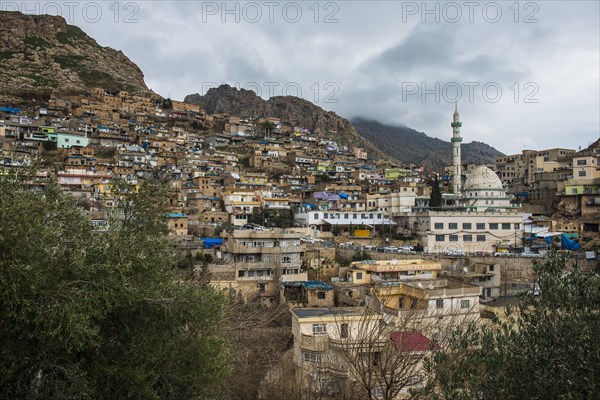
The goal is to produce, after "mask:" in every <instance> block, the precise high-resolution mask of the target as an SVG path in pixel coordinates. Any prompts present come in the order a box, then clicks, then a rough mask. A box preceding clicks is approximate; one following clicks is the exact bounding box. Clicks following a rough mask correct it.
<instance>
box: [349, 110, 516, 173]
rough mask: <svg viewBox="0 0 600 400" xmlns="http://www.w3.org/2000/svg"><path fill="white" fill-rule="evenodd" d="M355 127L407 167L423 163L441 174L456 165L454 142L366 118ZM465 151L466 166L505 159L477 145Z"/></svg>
mask: <svg viewBox="0 0 600 400" xmlns="http://www.w3.org/2000/svg"><path fill="white" fill-rule="evenodd" d="M352 125H354V127H355V128H356V130H357V131H358V133H359V134H360V135H361V136H363V137H364V138H366V139H368V140H370V141H371V142H373V143H378V144H380V149H381V150H382V151H383V153H384V154H385V155H386V156H387V157H390V158H393V159H397V160H400V161H403V162H407V163H408V162H413V163H417V164H421V163H422V164H423V165H425V167H427V168H429V169H431V170H434V171H441V170H442V169H443V168H444V166H447V165H450V164H452V144H451V143H450V142H446V141H444V140H440V139H437V138H432V137H429V136H427V135H426V134H425V133H423V132H419V131H416V130H414V129H411V128H408V127H403V126H390V125H384V124H382V123H380V122H377V121H373V120H369V119H364V118H354V119H352ZM461 150H462V160H463V162H466V163H488V162H494V161H495V160H496V157H500V156H502V155H504V154H502V153H501V152H499V151H498V150H496V149H495V148H493V147H491V146H489V145H487V144H485V143H482V142H476V141H473V142H471V143H463V144H462V148H461Z"/></svg>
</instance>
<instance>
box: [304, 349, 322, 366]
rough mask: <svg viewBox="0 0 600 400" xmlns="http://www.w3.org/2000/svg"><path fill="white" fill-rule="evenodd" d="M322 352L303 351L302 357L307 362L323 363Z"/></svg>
mask: <svg viewBox="0 0 600 400" xmlns="http://www.w3.org/2000/svg"><path fill="white" fill-rule="evenodd" d="M321 356H322V355H321V353H315V352H313V351H303V352H302V359H303V360H304V361H305V362H309V363H315V364H320V363H321Z"/></svg>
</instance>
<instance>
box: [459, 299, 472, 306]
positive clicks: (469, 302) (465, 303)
mask: <svg viewBox="0 0 600 400" xmlns="http://www.w3.org/2000/svg"><path fill="white" fill-rule="evenodd" d="M469 307H471V300H461V301H460V308H469Z"/></svg>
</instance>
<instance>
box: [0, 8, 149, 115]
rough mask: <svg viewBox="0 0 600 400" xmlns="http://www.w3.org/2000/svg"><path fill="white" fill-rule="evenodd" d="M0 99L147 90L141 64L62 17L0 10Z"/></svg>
mask: <svg viewBox="0 0 600 400" xmlns="http://www.w3.org/2000/svg"><path fill="white" fill-rule="evenodd" d="M0 65H1V68H0V81H1V82H2V84H1V85H0V102H2V103H13V104H14V103H21V102H26V101H27V100H30V99H45V98H47V97H48V96H49V95H50V94H51V93H52V92H53V91H59V92H85V91H88V90H89V89H91V88H94V87H101V88H104V89H107V90H114V91H117V90H126V91H129V92H131V93H137V94H145V93H149V92H150V90H149V89H148V87H147V86H146V84H145V82H144V74H143V73H142V71H141V70H140V68H139V67H138V66H137V65H136V64H134V63H133V62H132V61H131V60H130V59H129V58H127V57H126V56H125V55H124V54H123V53H122V52H121V51H117V50H114V49H111V48H109V47H102V46H100V45H99V44H98V43H97V42H96V41H95V40H94V39H92V38H91V37H89V36H88V35H87V34H86V33H85V32H83V31H82V30H81V29H80V28H78V27H76V26H74V25H69V24H67V23H66V21H65V20H64V19H63V18H62V17H57V16H50V15H25V14H22V13H19V12H7V11H2V12H0Z"/></svg>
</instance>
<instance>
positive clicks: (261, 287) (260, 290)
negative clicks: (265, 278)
mask: <svg viewBox="0 0 600 400" xmlns="http://www.w3.org/2000/svg"><path fill="white" fill-rule="evenodd" d="M265 289H266V287H265V284H264V283H259V284H258V293H264V292H265Z"/></svg>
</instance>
